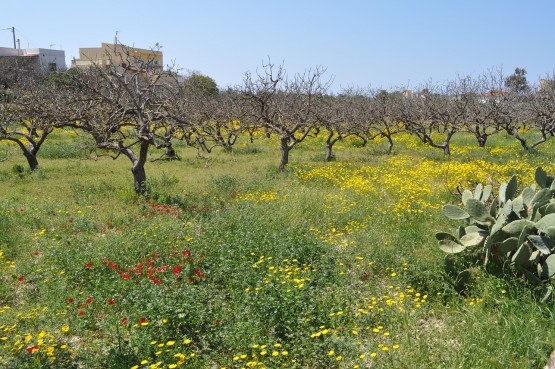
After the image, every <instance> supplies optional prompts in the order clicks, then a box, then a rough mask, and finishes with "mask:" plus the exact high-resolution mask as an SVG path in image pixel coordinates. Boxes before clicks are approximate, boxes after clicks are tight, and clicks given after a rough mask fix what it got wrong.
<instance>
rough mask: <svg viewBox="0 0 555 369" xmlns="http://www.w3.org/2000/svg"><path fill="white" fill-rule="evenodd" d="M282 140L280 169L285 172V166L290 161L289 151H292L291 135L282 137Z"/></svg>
mask: <svg viewBox="0 0 555 369" xmlns="http://www.w3.org/2000/svg"><path fill="white" fill-rule="evenodd" d="M280 141H281V143H280V149H281V162H280V163H279V170H280V172H283V171H284V170H285V166H286V165H287V164H288V163H289V151H291V147H290V146H289V137H282V138H281V140H280Z"/></svg>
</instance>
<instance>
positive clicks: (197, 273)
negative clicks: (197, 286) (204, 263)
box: [195, 269, 204, 279]
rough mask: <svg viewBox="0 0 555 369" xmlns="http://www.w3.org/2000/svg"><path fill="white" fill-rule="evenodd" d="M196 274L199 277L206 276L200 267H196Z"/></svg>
mask: <svg viewBox="0 0 555 369" xmlns="http://www.w3.org/2000/svg"><path fill="white" fill-rule="evenodd" d="M195 274H196V275H198V277H199V278H200V279H203V278H204V274H202V272H201V271H200V270H198V269H195Z"/></svg>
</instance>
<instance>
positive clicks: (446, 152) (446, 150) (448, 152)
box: [443, 143, 451, 156]
mask: <svg viewBox="0 0 555 369" xmlns="http://www.w3.org/2000/svg"><path fill="white" fill-rule="evenodd" d="M443 155H445V156H451V148H450V145H449V144H448V143H447V144H445V146H443Z"/></svg>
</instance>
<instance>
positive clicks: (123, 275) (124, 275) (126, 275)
mask: <svg viewBox="0 0 555 369" xmlns="http://www.w3.org/2000/svg"><path fill="white" fill-rule="evenodd" d="M122 277H123V279H129V278H131V277H130V276H129V274H122Z"/></svg>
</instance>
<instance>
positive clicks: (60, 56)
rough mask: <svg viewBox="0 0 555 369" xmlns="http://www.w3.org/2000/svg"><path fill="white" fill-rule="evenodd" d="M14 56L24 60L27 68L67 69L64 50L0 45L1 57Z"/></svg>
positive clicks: (45, 69)
mask: <svg viewBox="0 0 555 369" xmlns="http://www.w3.org/2000/svg"><path fill="white" fill-rule="evenodd" d="M14 57H15V58H18V60H22V62H23V63H22V64H23V65H24V66H25V68H38V69H41V70H44V71H59V70H62V69H66V54H65V51H63V50H52V49H42V48H38V49H12V48H8V47H0V58H14Z"/></svg>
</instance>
